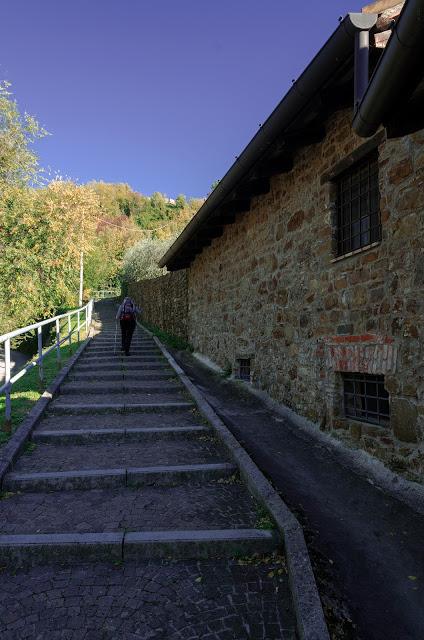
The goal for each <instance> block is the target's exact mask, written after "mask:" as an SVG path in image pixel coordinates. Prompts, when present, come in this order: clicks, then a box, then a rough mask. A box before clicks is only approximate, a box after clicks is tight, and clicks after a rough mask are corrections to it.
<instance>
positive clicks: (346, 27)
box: [159, 13, 378, 267]
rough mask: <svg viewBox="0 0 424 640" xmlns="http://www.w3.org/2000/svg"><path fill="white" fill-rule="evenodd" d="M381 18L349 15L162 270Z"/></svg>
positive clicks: (191, 224)
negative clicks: (357, 38)
mask: <svg viewBox="0 0 424 640" xmlns="http://www.w3.org/2000/svg"><path fill="white" fill-rule="evenodd" d="M377 17H378V16H377V15H376V14H365V13H349V14H348V15H347V16H346V17H345V18H344V19H343V20H342V21H341V22H340V24H339V26H338V27H337V29H336V31H335V32H334V33H333V35H332V36H331V37H330V38H329V39H328V40H327V42H326V43H325V45H324V46H323V47H322V48H321V49H320V51H319V52H318V53H317V55H316V56H315V57H314V58H313V60H312V61H311V62H310V64H309V65H308V66H307V67H306V69H305V71H304V72H303V73H302V75H301V76H300V77H299V79H298V80H297V81H296V82H295V83H294V84H293V86H292V87H291V89H290V90H289V91H288V93H287V94H286V95H285V97H284V98H283V99H282V101H281V102H280V103H279V104H278V106H277V107H276V109H275V110H274V111H273V112H272V113H271V115H270V116H269V118H268V119H267V121H266V122H265V123H264V125H263V126H262V127H261V129H259V131H258V132H257V133H256V135H255V136H254V137H253V138H252V140H251V141H250V142H249V144H248V145H247V147H246V148H245V149H244V151H243V152H242V154H241V155H240V157H238V158H237V159H236V162H235V163H234V164H233V165H232V167H231V168H230V169H229V171H228V172H227V173H226V174H225V176H224V177H223V178H222V180H221V181H220V182H219V184H218V186H217V187H216V188H215V189H214V190H213V192H212V193H211V195H210V196H209V197H208V199H207V200H206V202H205V203H204V204H203V205H202V207H201V208H200V209H199V211H198V212H197V214H196V215H195V216H194V218H193V219H192V220H191V221H190V222H189V224H188V225H187V226H186V227H185V229H184V230H183V231H182V233H181V234H180V236H179V237H178V238H177V239H176V241H175V242H174V244H173V245H172V246H171V247H170V248H169V249H168V251H167V252H166V254H165V255H164V256H163V258H161V260H160V262H159V266H161V267H164V266H166V265H169V264H170V263H171V262H172V261H173V260H174V259H175V258H176V257H177V254H178V253H179V252H180V251H181V250H182V248H183V247H184V245H185V244H186V243H187V242H188V241H189V240H190V239H191V238H192V236H193V235H194V234H195V232H196V231H197V230H198V229H199V228H200V227H201V225H202V224H203V223H204V222H205V221H206V220H207V219H208V218H209V217H210V216H211V215H212V213H213V212H214V211H215V209H216V208H217V207H218V206H219V205H220V204H222V203H223V201H224V199H225V198H228V197H229V196H230V194H231V192H232V191H233V190H234V188H235V187H236V186H237V185H238V184H239V183H240V181H241V180H242V179H243V178H245V177H246V176H247V174H248V173H249V171H250V170H251V169H252V167H253V166H254V165H255V164H256V163H257V162H258V160H259V159H260V158H261V157H262V156H263V154H264V153H265V152H266V151H267V150H268V149H269V147H270V146H271V145H272V143H273V141H274V140H275V138H276V136H277V135H281V134H282V133H284V131H285V130H286V129H287V128H288V127H289V126H290V125H291V124H292V123H293V121H294V120H295V119H296V117H297V116H299V113H300V112H302V111H303V110H304V109H305V108H306V106H307V105H308V104H309V103H310V102H311V101H312V100H313V98H314V97H316V96H317V95H318V94H319V92H320V89H321V88H322V86H323V85H325V83H326V82H328V81H329V80H330V79H331V77H332V76H333V75H334V70H335V67H338V66H339V65H340V64H341V63H343V62H344V61H345V60H347V59H348V58H349V56H351V55H352V52H353V43H354V39H355V36H356V34H357V33H358V32H360V31H369V30H370V29H372V28H373V27H374V26H375V24H376V22H377Z"/></svg>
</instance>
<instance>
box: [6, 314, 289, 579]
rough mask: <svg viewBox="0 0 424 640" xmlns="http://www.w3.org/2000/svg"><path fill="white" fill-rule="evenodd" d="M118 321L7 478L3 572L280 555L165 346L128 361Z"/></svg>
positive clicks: (134, 351) (140, 339)
mask: <svg viewBox="0 0 424 640" xmlns="http://www.w3.org/2000/svg"><path fill="white" fill-rule="evenodd" d="M104 309H106V306H105V307H104ZM115 312H116V311H115V310H114V307H113V306H109V312H108V313H106V312H104V311H102V314H103V315H102V320H105V319H107V318H109V321H106V322H103V323H102V326H101V333H99V334H97V335H96V336H95V337H94V338H93V339H92V340H91V342H90V343H89V345H88V346H87V348H86V350H85V351H84V353H83V355H82V356H81V357H80V358H79V360H78V362H77V363H76V365H75V367H73V369H72V370H71V373H70V375H69V376H68V378H67V380H66V381H65V382H64V384H63V385H62V387H61V390H60V395H59V396H58V397H57V398H56V399H54V400H53V401H52V402H51V403H50V405H49V407H48V411H47V413H46V415H44V416H43V418H42V419H41V421H40V423H39V424H38V425H37V427H36V429H35V431H34V432H33V434H32V439H33V442H34V443H35V444H36V447H35V449H34V450H33V451H32V452H30V453H29V452H28V454H27V455H25V454H23V455H21V456H20V457H19V458H18V460H17V461H16V463H15V467H14V469H13V470H12V471H11V472H10V473H8V474H7V475H6V477H5V479H4V483H3V487H4V489H5V491H6V492H8V493H6V497H7V499H4V500H1V501H0V563H1V562H7V563H9V562H11V563H13V564H14V565H15V566H20V565H21V564H26V563H30V564H31V563H35V562H47V561H50V560H52V559H53V560H59V561H60V562H67V561H72V560H75V561H79V560H81V559H89V560H98V559H108V560H110V559H116V560H119V561H121V560H122V559H125V560H126V559H134V560H145V559H150V558H173V559H177V558H191V559H198V558H208V557H233V556H235V555H249V554H252V553H269V552H272V551H275V550H276V549H278V548H279V546H280V540H279V538H278V536H277V535H276V534H275V532H274V531H268V530H262V529H260V528H258V523H259V521H260V510H259V509H258V505H257V503H256V501H255V499H254V498H253V497H252V496H251V495H250V493H249V492H248V490H247V489H246V487H245V486H244V485H243V484H242V483H241V481H240V480H239V477H238V473H237V467H236V465H234V464H233V463H232V462H231V461H230V460H229V459H228V454H227V453H226V450H225V449H224V448H223V447H222V446H221V445H220V443H219V442H218V441H217V440H216V438H215V437H214V433H215V432H213V431H212V430H211V429H210V427H209V426H208V425H202V424H199V413H198V411H197V409H196V405H195V404H194V402H193V401H192V400H191V399H189V400H187V399H186V395H185V393H182V391H184V387H183V386H182V385H181V384H179V381H177V379H176V377H175V372H174V370H173V369H172V367H170V365H169V363H168V362H167V360H166V359H165V358H164V357H163V355H162V352H161V351H160V349H158V347H157V345H156V343H155V342H154V341H153V340H152V339H151V338H150V337H149V336H148V335H147V334H145V333H144V332H143V330H141V329H138V330H137V331H136V333H135V334H134V337H133V341H132V345H131V349H130V353H131V355H130V356H129V357H126V356H125V355H122V353H121V352H120V332H119V329H118V332H117V333H116V334H115V322H114V313H115ZM105 313H106V315H105ZM108 314H109V315H108ZM115 335H116V353H114V350H115ZM118 350H119V352H118ZM171 378H173V379H174V380H172V379H171Z"/></svg>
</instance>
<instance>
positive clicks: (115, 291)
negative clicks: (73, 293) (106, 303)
mask: <svg viewBox="0 0 424 640" xmlns="http://www.w3.org/2000/svg"><path fill="white" fill-rule="evenodd" d="M120 295H121V289H119V288H113V287H110V288H109V289H98V290H96V291H93V292H92V293H91V296H92V298H93V299H94V300H104V299H105V298H118V297H119V296H120Z"/></svg>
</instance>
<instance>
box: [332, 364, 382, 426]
mask: <svg viewBox="0 0 424 640" xmlns="http://www.w3.org/2000/svg"><path fill="white" fill-rule="evenodd" d="M343 391H344V413H345V416H346V417H347V418H353V419H355V420H360V421H361V422H371V423H372V424H379V425H381V426H384V427H387V426H388V425H389V422H390V405H389V394H388V392H387V391H386V389H385V388H384V376H375V375H369V374H365V373H344V374H343Z"/></svg>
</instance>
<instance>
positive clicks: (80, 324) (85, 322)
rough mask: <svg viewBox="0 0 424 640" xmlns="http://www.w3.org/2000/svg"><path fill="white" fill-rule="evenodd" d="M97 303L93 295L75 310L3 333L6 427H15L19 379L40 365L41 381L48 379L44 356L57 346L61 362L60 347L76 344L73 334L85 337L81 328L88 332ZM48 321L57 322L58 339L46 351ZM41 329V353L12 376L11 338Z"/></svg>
mask: <svg viewBox="0 0 424 640" xmlns="http://www.w3.org/2000/svg"><path fill="white" fill-rule="evenodd" d="M93 304H94V301H93V300H92V299H91V300H90V301H89V302H88V303H87V304H86V305H85V306H83V307H80V308H79V309H74V310H73V311H68V312H66V313H62V314H61V315H59V316H55V317H54V318H49V319H48V320H42V321H41V322H36V323H35V324H31V325H28V326H27V327H23V328H22V329H16V330H15V331H11V332H10V333H5V334H4V335H2V336H0V346H1V345H2V344H4V366H5V376H4V384H3V385H2V386H0V394H4V395H5V397H6V402H5V423H4V430H5V431H9V430H10V429H11V420H12V397H11V392H12V387H13V385H14V383H15V382H17V381H18V380H19V379H20V378H22V376H24V375H25V374H26V373H27V372H28V371H30V370H31V369H33V368H34V367H36V366H38V373H39V378H40V384H41V385H42V384H43V383H44V368H43V360H44V358H45V357H46V356H47V355H49V353H51V352H52V351H54V350H55V349H56V358H57V362H58V364H60V362H61V354H60V347H61V345H62V344H63V343H64V342H66V341H67V340H68V341H69V346H71V344H72V336H73V335H74V334H75V333H76V334H77V338H78V342H80V340H81V330H83V329H84V327H85V331H86V334H87V335H88V331H89V328H90V326H91V320H92V316H93ZM73 316H76V323H75V326H72V324H73V323H72V317H73ZM61 321H65V326H66V330H67V333H66V335H63V333H62V337H61V331H62V332H63V329H64V327H61V326H60V323H61ZM48 325H54V326H55V339H54V342H53V344H52V346H50V347H49V348H48V349H46V350H44V351H43V327H46V326H48ZM35 330H36V331H37V351H38V357H37V358H36V359H35V360H33V361H32V362H29V363H28V364H27V365H26V366H25V367H23V368H22V369H21V370H20V371H18V372H17V373H16V374H15V375H13V376H12V372H11V359H10V342H11V340H13V338H16V337H17V336H20V335H22V334H23V333H27V332H29V331H35Z"/></svg>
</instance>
